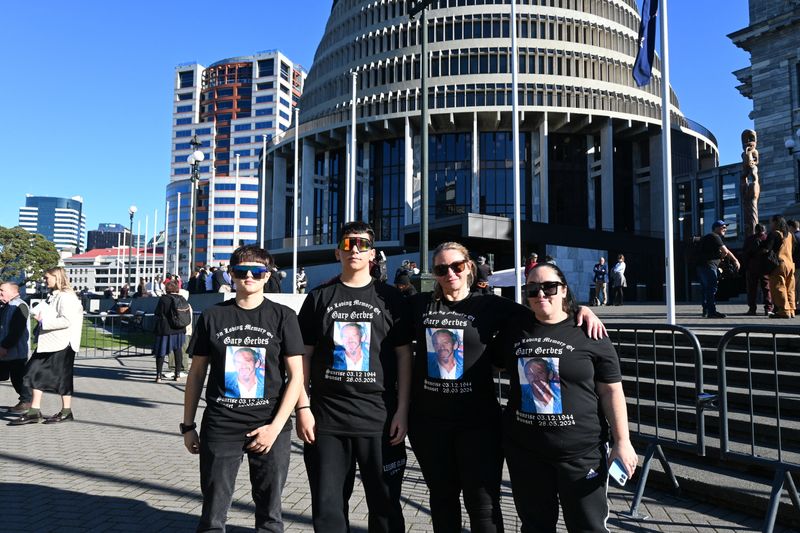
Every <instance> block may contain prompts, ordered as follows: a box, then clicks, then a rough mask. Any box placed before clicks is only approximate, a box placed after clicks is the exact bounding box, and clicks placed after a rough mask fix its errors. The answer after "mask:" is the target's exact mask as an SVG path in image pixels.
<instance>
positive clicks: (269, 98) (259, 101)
mask: <svg viewBox="0 0 800 533" xmlns="http://www.w3.org/2000/svg"><path fill="white" fill-rule="evenodd" d="M273 100H275V96H274V95H271V94H265V95H263V96H256V103H257V104H263V103H265V102H272V101H273Z"/></svg>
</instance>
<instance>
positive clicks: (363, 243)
mask: <svg viewBox="0 0 800 533" xmlns="http://www.w3.org/2000/svg"><path fill="white" fill-rule="evenodd" d="M337 248H339V249H340V250H341V251H343V252H352V251H354V250H357V251H359V252H368V251H370V250H372V241H371V240H369V239H367V238H365V237H345V238H344V239H342V240H341V241H339V246H338V247H337Z"/></svg>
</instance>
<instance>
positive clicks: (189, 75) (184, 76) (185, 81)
mask: <svg viewBox="0 0 800 533" xmlns="http://www.w3.org/2000/svg"><path fill="white" fill-rule="evenodd" d="M178 87H180V88H181V89H186V88H187V87H194V71H193V70H186V71H184V72H180V73H179V74H178Z"/></svg>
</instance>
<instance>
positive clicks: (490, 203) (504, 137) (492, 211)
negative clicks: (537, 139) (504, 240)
mask: <svg viewBox="0 0 800 533" xmlns="http://www.w3.org/2000/svg"><path fill="white" fill-rule="evenodd" d="M529 147H530V134H529V133H524V134H522V135H521V137H520V174H521V176H523V177H524V176H529V175H530V157H529V155H528V152H529ZM479 148H480V172H479V179H480V199H479V202H480V212H481V213H485V214H489V215H500V216H506V217H512V216H513V213H514V168H513V162H512V155H511V152H512V137H511V132H507V131H498V132H484V133H481V134H480V145H479ZM520 181H521V185H522V190H521V191H520V192H521V197H522V198H523V199H524V200H523V203H522V206H521V207H522V219H523V220H528V219H529V218H528V217H529V214H530V199H529V196H530V195H529V194H528V193H527V188H528V185H527V183H528V181H527V180H525V179H522V180H520Z"/></svg>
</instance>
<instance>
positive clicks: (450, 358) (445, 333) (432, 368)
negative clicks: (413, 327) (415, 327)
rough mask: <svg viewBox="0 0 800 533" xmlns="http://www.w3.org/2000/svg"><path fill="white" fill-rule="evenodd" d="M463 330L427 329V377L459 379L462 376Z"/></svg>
mask: <svg viewBox="0 0 800 533" xmlns="http://www.w3.org/2000/svg"><path fill="white" fill-rule="evenodd" d="M463 338H464V330H463V329H447V328H427V329H426V330H425V339H426V342H427V345H428V347H427V351H428V377H429V378H433V379H461V376H463V375H464V345H463V343H462V339H463Z"/></svg>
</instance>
